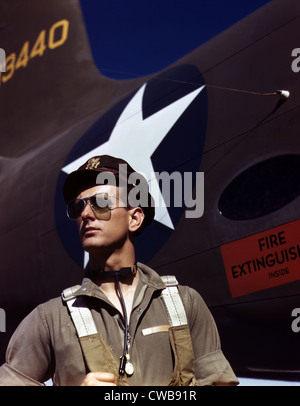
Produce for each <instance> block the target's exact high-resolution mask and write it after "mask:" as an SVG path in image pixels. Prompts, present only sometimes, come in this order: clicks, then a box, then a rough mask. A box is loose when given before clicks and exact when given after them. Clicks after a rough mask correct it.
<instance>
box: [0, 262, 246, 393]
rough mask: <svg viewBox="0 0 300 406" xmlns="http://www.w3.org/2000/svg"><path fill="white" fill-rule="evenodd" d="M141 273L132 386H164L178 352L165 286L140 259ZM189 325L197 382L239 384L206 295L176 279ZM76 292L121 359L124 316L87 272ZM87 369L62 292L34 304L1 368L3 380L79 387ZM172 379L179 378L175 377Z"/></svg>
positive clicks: (132, 329)
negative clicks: (171, 332) (174, 346)
mask: <svg viewBox="0 0 300 406" xmlns="http://www.w3.org/2000/svg"><path fill="white" fill-rule="evenodd" d="M138 272H139V275H140V278H139V281H138V285H137V289H136V292H135V297H134V301H133V308H132V312H131V316H130V323H129V354H130V361H131V362H132V364H133V366H134V373H133V374H132V376H128V377H127V378H126V379H127V381H128V383H129V384H130V385H148V386H161V385H168V384H170V382H171V380H172V377H174V357H173V350H172V345H171V343H170V336H169V332H168V330H167V329H161V328H160V326H165V325H168V317H167V314H166V311H165V307H164V304H163V301H162V298H161V291H162V290H163V289H164V288H165V285H164V283H163V281H162V279H161V278H160V276H159V275H158V274H157V273H156V272H155V271H153V270H152V269H150V268H149V267H147V266H145V265H143V264H138ZM179 292H180V294H181V297H182V301H183V303H184V306H185V310H186V315H187V319H188V324H189V328H190V334H191V340H192V346H193V352H194V365H193V367H194V373H195V377H196V379H197V383H198V384H199V385H215V384H232V385H236V384H238V380H237V378H236V377H235V374H234V373H233V371H232V369H231V367H230V365H229V363H228V361H227V360H226V358H225V357H224V355H223V353H222V350H221V347H220V340H219V335H218V331H217V328H216V325H215V322H214V320H213V318H212V316H211V314H210V312H209V310H208V308H207V306H206V305H205V303H204V301H203V299H202V298H201V296H200V295H199V294H198V293H197V292H196V291H195V290H194V289H192V288H189V287H186V286H180V285H179ZM78 295H83V296H84V297H85V299H86V300H87V303H88V306H89V308H90V309H91V311H92V314H93V318H94V321H95V324H96V327H97V330H98V332H100V333H101V336H102V338H103V340H104V341H105V342H106V343H107V345H108V346H109V347H110V348H111V350H112V352H113V354H115V355H116V357H117V358H119V357H120V356H121V355H122V351H123V339H124V319H123V316H122V315H121V314H120V312H119V311H118V310H117V309H116V308H115V307H114V306H113V305H112V304H111V303H110V302H109V300H108V299H107V297H106V296H105V294H104V293H103V292H102V291H101V289H99V287H98V286H97V285H95V284H94V283H93V282H92V280H91V279H90V277H89V275H87V277H86V278H84V280H83V282H82V289H80V291H79V292H78ZM87 372H88V369H87V367H86V363H85V361H84V356H83V354H82V350H81V346H80V343H79V340H78V337H77V333H76V330H75V327H74V324H73V322H72V320H71V318H70V315H69V312H68V309H67V306H66V305H65V303H64V302H63V301H62V299H61V298H56V299H52V300H50V301H48V302H46V303H44V304H41V305H39V306H38V307H37V308H36V309H34V310H33V311H32V312H31V313H30V314H29V315H28V316H27V317H26V318H25V319H24V320H23V322H22V323H21V324H20V326H19V327H18V328H17V330H16V332H15V333H14V335H13V336H12V338H11V341H10V343H9V346H8V349H7V358H6V363H5V364H4V365H3V366H2V367H1V368H0V385H42V384H43V382H45V381H46V380H48V379H49V378H52V380H53V384H54V385H60V386H69V385H80V383H81V382H82V381H83V379H84V377H85V375H86V373H87ZM173 384H177V381H176V380H175V381H174V382H173Z"/></svg>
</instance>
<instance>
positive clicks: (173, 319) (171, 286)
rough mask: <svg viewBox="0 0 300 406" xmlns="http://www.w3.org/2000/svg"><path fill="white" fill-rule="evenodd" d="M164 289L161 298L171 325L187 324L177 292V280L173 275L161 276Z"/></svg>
mask: <svg viewBox="0 0 300 406" xmlns="http://www.w3.org/2000/svg"><path fill="white" fill-rule="evenodd" d="M161 279H162V280H163V282H164V284H165V285H166V289H164V290H163V291H162V293H161V294H162V298H163V301H164V304H165V307H166V312H167V314H168V318H169V322H170V326H171V327H176V326H183V325H186V324H188V322H187V317H186V313H185V309H184V307H183V303H182V300H181V297H180V295H179V292H178V288H177V285H178V282H177V279H176V278H175V276H173V275H166V276H162V277H161Z"/></svg>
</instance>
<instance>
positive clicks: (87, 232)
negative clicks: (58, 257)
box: [81, 227, 99, 237]
mask: <svg viewBox="0 0 300 406" xmlns="http://www.w3.org/2000/svg"><path fill="white" fill-rule="evenodd" d="M97 231H99V229H98V228H94V227H86V228H84V229H83V230H82V232H81V234H82V236H84V237H88V236H89V235H93V234H94V233H96V232H97Z"/></svg>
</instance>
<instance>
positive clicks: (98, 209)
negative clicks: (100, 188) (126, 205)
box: [67, 193, 123, 220]
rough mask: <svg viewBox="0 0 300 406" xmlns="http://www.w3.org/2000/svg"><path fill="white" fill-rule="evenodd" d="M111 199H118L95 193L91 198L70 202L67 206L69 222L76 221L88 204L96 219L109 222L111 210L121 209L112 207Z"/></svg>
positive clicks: (106, 194)
mask: <svg viewBox="0 0 300 406" xmlns="http://www.w3.org/2000/svg"><path fill="white" fill-rule="evenodd" d="M112 198H115V199H118V198H117V197H116V196H112V195H110V194H108V193H96V194H95V195H93V196H88V197H83V198H77V199H74V200H71V201H70V202H69V203H68V205H67V216H68V217H69V219H70V220H76V219H77V218H78V217H80V216H81V213H82V212H83V210H84V209H85V207H86V205H87V204H89V205H90V207H91V209H92V210H93V212H94V214H95V216H96V218H97V219H99V220H109V219H110V212H111V210H114V209H118V208H120V207H123V206H118V207H112ZM118 200H119V199H118Z"/></svg>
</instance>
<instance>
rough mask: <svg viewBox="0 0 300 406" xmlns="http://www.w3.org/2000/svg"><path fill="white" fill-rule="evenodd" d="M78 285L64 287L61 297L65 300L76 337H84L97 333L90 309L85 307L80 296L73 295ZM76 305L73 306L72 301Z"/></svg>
mask: <svg viewBox="0 0 300 406" xmlns="http://www.w3.org/2000/svg"><path fill="white" fill-rule="evenodd" d="M80 287H81V286H80V285H76V286H72V287H71V288H68V289H65V290H64V291H63V293H62V298H63V300H64V301H65V302H66V304H67V306H68V309H69V312H70V315H71V317H72V320H73V323H74V325H75V327H76V330H77V334H78V337H79V338H80V337H85V336H89V335H92V334H97V328H96V325H95V322H94V319H93V316H92V313H91V311H90V309H89V308H88V307H87V305H86V303H85V300H84V298H83V297H82V296H75V297H74V293H75V292H76V291H77V290H78V289H79V288H80ZM75 302H76V305H75V306H74V303H75Z"/></svg>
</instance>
